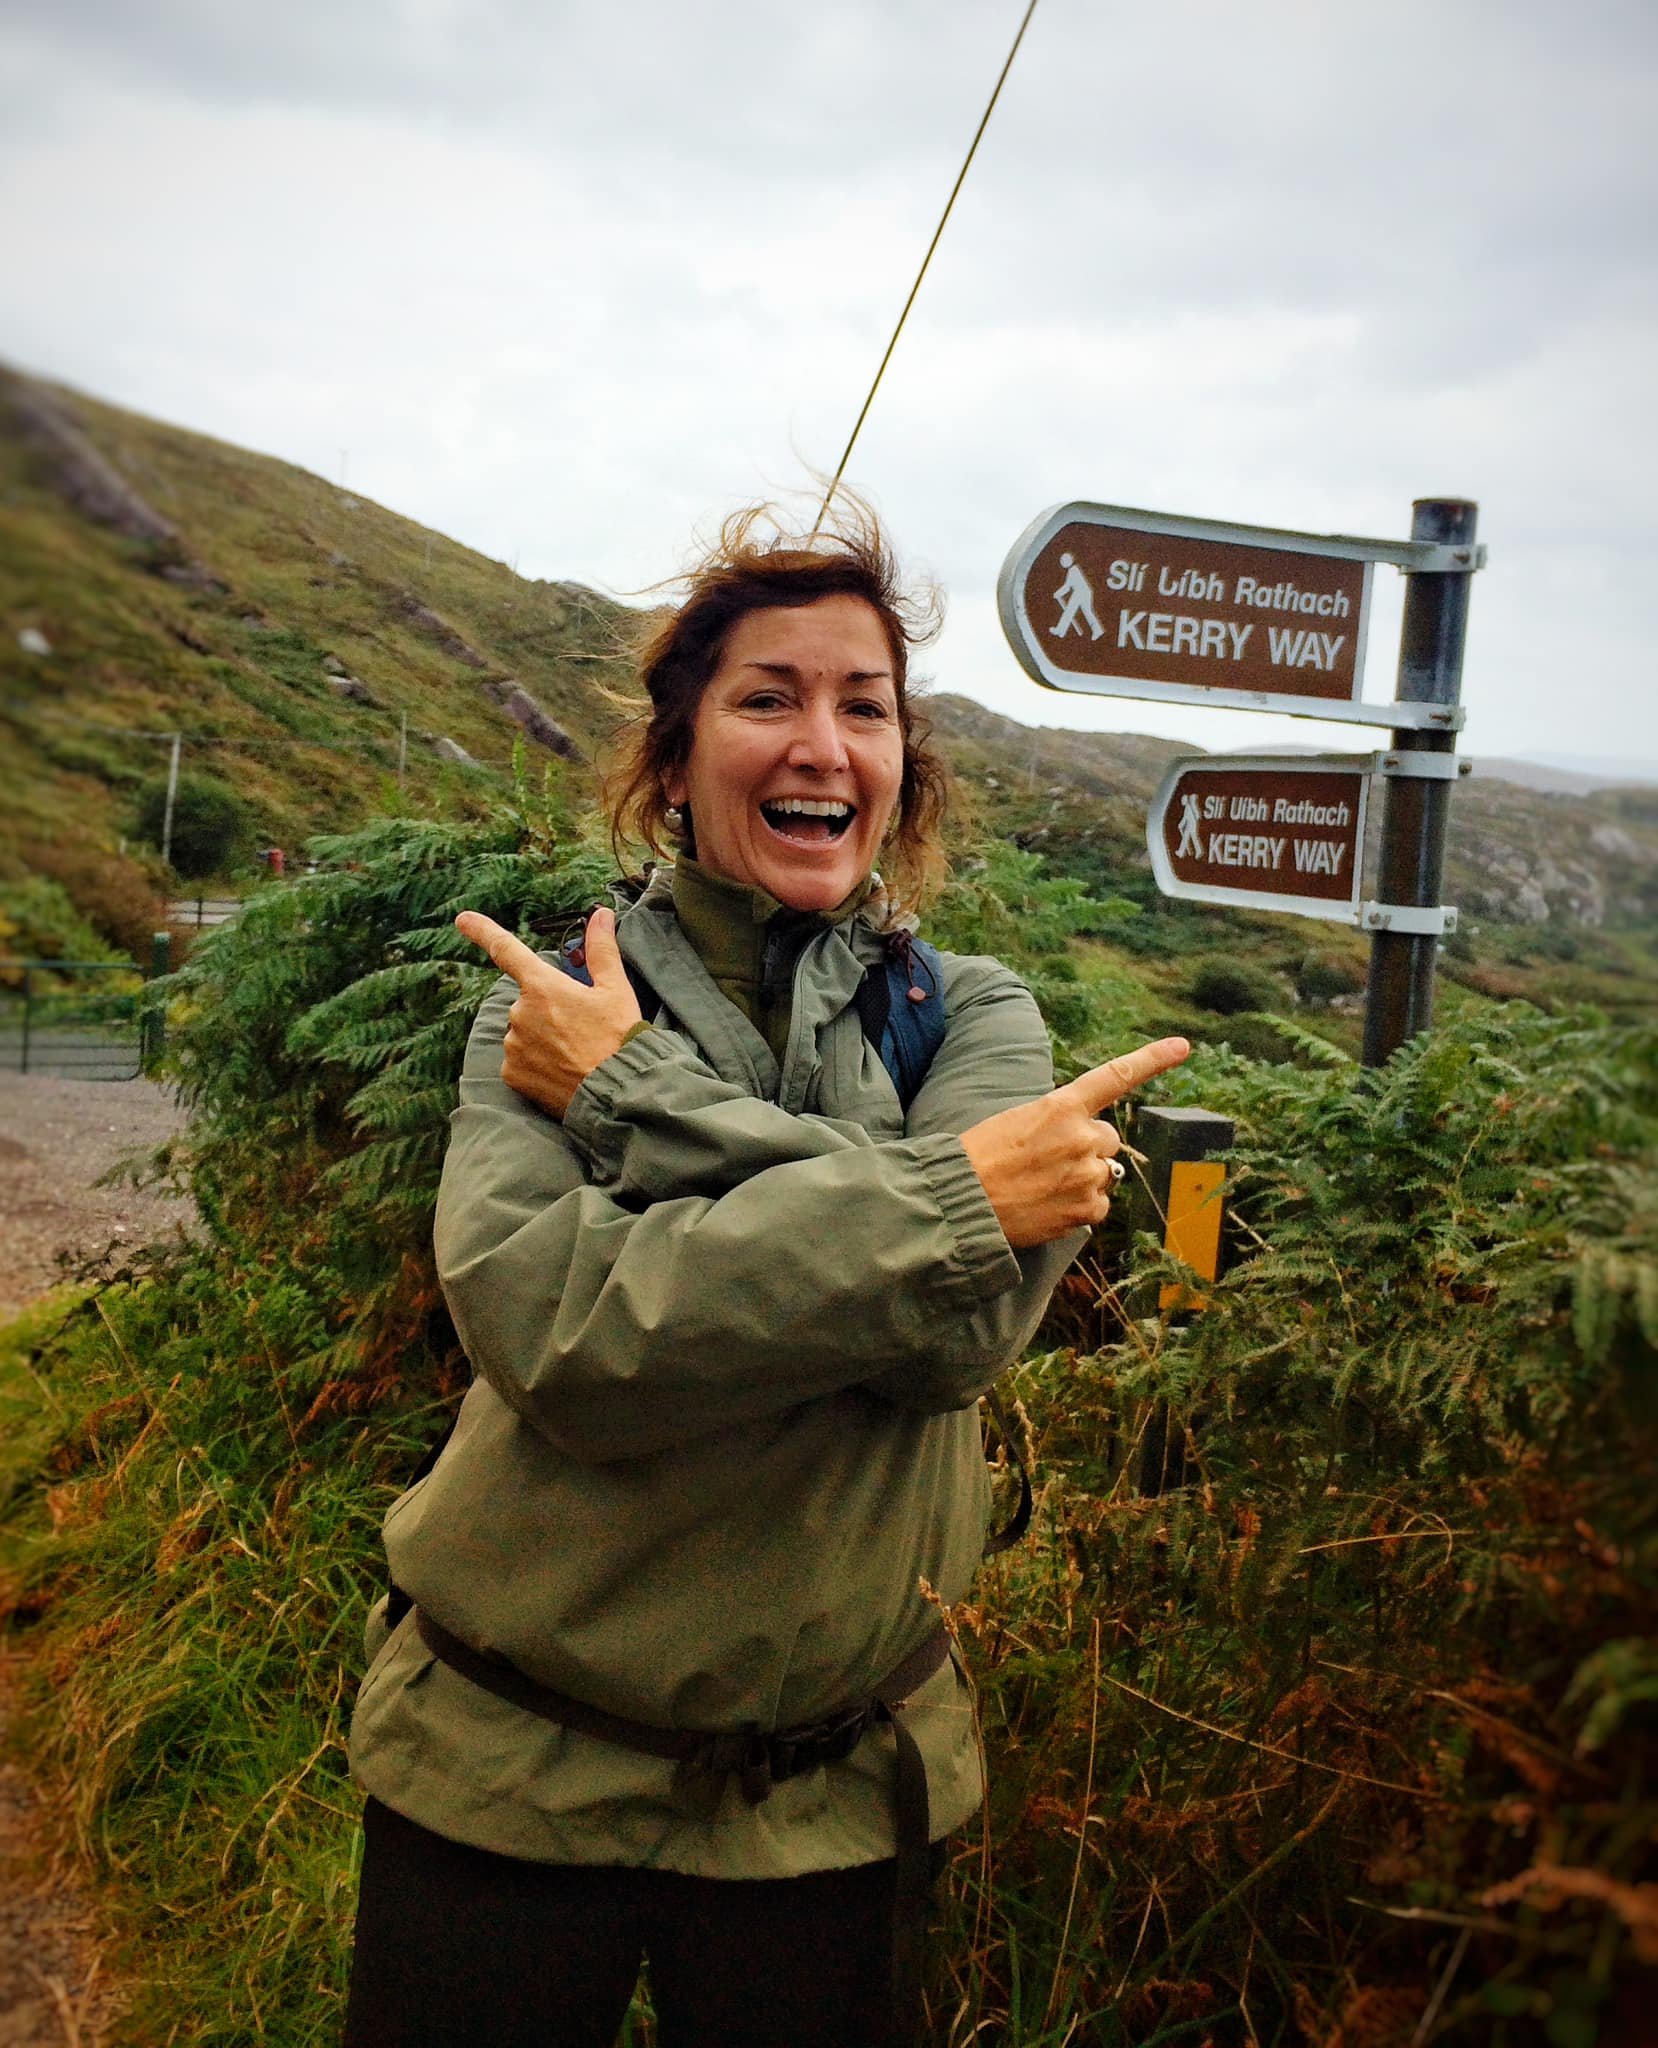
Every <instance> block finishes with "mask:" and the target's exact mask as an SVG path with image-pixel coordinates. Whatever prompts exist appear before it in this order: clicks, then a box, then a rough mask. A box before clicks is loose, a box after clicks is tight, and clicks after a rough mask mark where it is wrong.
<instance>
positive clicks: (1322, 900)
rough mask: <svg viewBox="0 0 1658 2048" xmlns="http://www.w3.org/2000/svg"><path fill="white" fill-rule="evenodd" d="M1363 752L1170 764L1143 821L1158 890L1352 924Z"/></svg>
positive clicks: (1360, 847)
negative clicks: (1351, 754)
mask: <svg viewBox="0 0 1658 2048" xmlns="http://www.w3.org/2000/svg"><path fill="white" fill-rule="evenodd" d="M1372 765H1373V763H1372V760H1371V757H1370V756H1368V755H1359V756H1356V757H1355V756H1345V757H1344V756H1340V755H1336V756H1330V755H1316V754H1315V755H1306V756H1302V755H1286V756H1271V755H1245V756H1237V757H1232V758H1228V757H1227V756H1225V755H1221V756H1200V757H1198V758H1196V759H1185V760H1179V761H1175V762H1173V763H1172V764H1171V765H1170V768H1169V771H1168V773H1167V774H1166V775H1165V776H1164V778H1163V784H1162V787H1161V788H1160V789H1159V790H1158V792H1157V797H1156V799H1155V801H1154V802H1153V804H1152V807H1151V813H1150V816H1149V818H1148V819H1147V823H1146V843H1147V847H1148V850H1149V851H1150V854H1151V859H1152V866H1153V867H1154V869H1155V870H1156V872H1157V881H1158V886H1159V887H1160V888H1161V889H1162V890H1163V892H1164V894H1165V895H1169V896H1186V897H1193V898H1196V899H1197V900H1198V901H1200V902H1204V903H1235V904H1247V905H1249V906H1251V907H1252V908H1254V909H1257V910H1290V911H1294V912H1296V913H1297V914H1299V915H1300V916H1303V917H1328V918H1335V919H1338V920H1340V921H1341V922H1343V923H1353V922H1356V921H1357V917H1358V908H1359V884H1360V873H1359V871H1360V868H1361V867H1362V865H1363V861H1364V814H1365V799H1366V796H1367V793H1368V791H1369V787H1370V771H1371V768H1372Z"/></svg>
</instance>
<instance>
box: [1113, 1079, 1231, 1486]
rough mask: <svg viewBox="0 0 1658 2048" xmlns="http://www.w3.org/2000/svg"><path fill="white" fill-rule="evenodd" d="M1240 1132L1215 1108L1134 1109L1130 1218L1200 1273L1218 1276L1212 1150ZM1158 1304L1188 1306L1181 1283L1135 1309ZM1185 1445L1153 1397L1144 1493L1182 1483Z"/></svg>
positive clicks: (1219, 1174)
mask: <svg viewBox="0 0 1658 2048" xmlns="http://www.w3.org/2000/svg"><path fill="white" fill-rule="evenodd" d="M1236 1135H1237V1127H1236V1126H1235V1124H1234V1123H1233V1121H1232V1119H1231V1118H1230V1117H1229V1116H1222V1115H1221V1114H1220V1113H1219V1112H1218V1111H1217V1110H1213V1109H1174V1108H1170V1107H1168V1106H1167V1105H1164V1104H1161V1103H1159V1104H1155V1105H1151V1106H1148V1107H1146V1108H1137V1109H1136V1110H1135V1112H1134V1145H1135V1148H1136V1150H1137V1151H1138V1152H1139V1153H1140V1154H1141V1156H1142V1158H1143V1160H1144V1162H1145V1163H1144V1164H1143V1165H1138V1166H1137V1167H1136V1170H1135V1173H1134V1175H1133V1178H1132V1180H1131V1181H1130V1183H1129V1185H1130V1187H1131V1188H1132V1190H1133V1192H1132V1195H1131V1198H1130V1203H1129V1223H1130V1226H1131V1228H1133V1229H1135V1230H1146V1231H1150V1232H1152V1233H1153V1234H1154V1235H1155V1236H1157V1237H1160V1238H1161V1239H1162V1240H1163V1244H1164V1247H1165V1248H1166V1249H1167V1250H1168V1251H1171V1252H1173V1253H1174V1255H1175V1256H1176V1258H1180V1259H1184V1260H1185V1261H1186V1263H1187V1264H1188V1265H1189V1266H1191V1267H1192V1268H1193V1269H1194V1270H1195V1271H1196V1272H1197V1273H1198V1274H1199V1275H1200V1276H1201V1277H1202V1278H1203V1279H1205V1280H1214V1279H1218V1278H1219V1276H1220V1268H1221V1257H1222V1251H1221V1235H1220V1225H1221V1216H1222V1211H1223V1205H1224V1185H1225V1170H1224V1168H1223V1167H1222V1166H1221V1165H1220V1164H1219V1163H1218V1162H1216V1163H1215V1164H1214V1165H1213V1166H1210V1165H1208V1164H1207V1162H1208V1161H1209V1159H1210V1157H1211V1155H1212V1154H1214V1153H1216V1152H1225V1151H1226V1150H1228V1149H1229V1147H1230V1146H1231V1144H1232V1142H1233V1140H1234V1138H1235V1137H1236ZM1154 1305H1155V1306H1156V1307H1158V1308H1160V1309H1161V1310H1163V1311H1165V1312H1167V1311H1170V1310H1178V1309H1180V1308H1182V1307H1183V1306H1185V1305H1187V1304H1186V1303H1185V1301H1184V1299H1183V1297H1182V1295H1181V1290H1180V1289H1178V1288H1169V1287H1165V1288H1164V1289H1163V1290H1162V1291H1161V1294H1160V1295H1159V1297H1158V1300H1157V1301H1156V1303H1155V1304H1154V1303H1153V1302H1152V1301H1151V1300H1150V1299H1146V1300H1144V1301H1140V1302H1136V1303H1134V1305H1133V1306H1134V1312H1135V1313H1137V1314H1149V1313H1150V1311H1151V1309H1152V1307H1153V1306H1154ZM1185 1472H1186V1447H1185V1443H1184V1440H1183V1439H1176V1440H1175V1441H1174V1442H1172V1443H1171V1442H1170V1440H1169V1404H1168V1402H1167V1401H1158V1402H1156V1403H1155V1404H1154V1405H1153V1407H1152V1410H1151V1413H1150V1415H1149V1416H1148V1417H1147V1418H1146V1425H1145V1430H1144V1432H1143V1434H1142V1436H1141V1438H1140V1473H1139V1485H1140V1491H1141V1492H1142V1493H1143V1494H1157V1493H1167V1492H1169V1491H1170V1490H1171V1489H1172V1488H1174V1487H1177V1486H1180V1485H1183V1484H1184V1482H1185Z"/></svg>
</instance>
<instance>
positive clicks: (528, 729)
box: [479, 676, 581, 761]
mask: <svg viewBox="0 0 1658 2048" xmlns="http://www.w3.org/2000/svg"><path fill="white" fill-rule="evenodd" d="M479 687H480V688H481V689H482V691H483V693H484V695H485V696H486V697H487V698H488V699H489V701H490V702H491V703H492V704H498V705H499V706H500V707H501V709H502V710H503V711H504V712H505V713H506V714H507V716H508V717H509V718H510V719H511V720H512V721H513V723H514V724H515V725H518V726H521V727H522V728H523V731H524V733H525V735H526V737H528V738H529V739H532V740H534V741H535V742H536V744H537V745H538V746H543V747H545V748H546V749H547V751H548V752H549V753H551V754H557V755H558V756H559V758H560V759H561V760H565V761H579V760H580V759H581V749H580V748H579V747H578V746H577V745H576V743H575V741H574V740H573V739H572V738H571V737H570V735H569V734H568V733H567V732H566V731H565V730H564V728H563V726H562V725H560V724H559V722H558V720H557V719H556V718H554V717H553V716H552V715H551V714H550V713H549V712H548V711H547V710H546V709H545V708H544V707H543V706H542V705H540V704H538V703H537V702H536V701H535V699H534V698H533V697H532V696H531V695H530V693H529V691H528V690H526V689H525V688H524V686H523V684H522V683H517V682H514V681H513V679H512V677H511V676H499V677H496V678H494V679H493V680H491V681H489V682H487V683H483V684H480V685H479Z"/></svg>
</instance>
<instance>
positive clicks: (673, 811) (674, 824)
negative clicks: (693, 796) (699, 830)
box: [662, 804, 685, 832]
mask: <svg viewBox="0 0 1658 2048" xmlns="http://www.w3.org/2000/svg"><path fill="white" fill-rule="evenodd" d="M662 822H663V824H664V825H666V826H667V828H668V830H669V831H670V832H677V831H679V830H680V828H681V827H682V826H683V825H684V823H685V813H684V812H683V811H682V810H681V809H680V808H679V806H678V804H669V806H668V808H667V809H666V810H665V811H664V812H663V813H662Z"/></svg>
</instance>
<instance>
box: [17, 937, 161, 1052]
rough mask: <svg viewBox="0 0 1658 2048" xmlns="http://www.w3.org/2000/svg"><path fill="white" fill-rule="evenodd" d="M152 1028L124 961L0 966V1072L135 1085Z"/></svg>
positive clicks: (135, 974) (140, 989)
mask: <svg viewBox="0 0 1658 2048" xmlns="http://www.w3.org/2000/svg"><path fill="white" fill-rule="evenodd" d="M155 1029H156V1025H155V1020H154V1019H153V1018H152V1017H151V1015H150V1010H149V1006H148V1005H147V1004H146V1002H145V1000H144V978H143V976H142V975H141V974H140V973H139V971H138V969H137V968H136V967H133V966H130V965H128V964H127V963H126V962H124V961H117V962H111V961H107V960H11V959H0V1071H5V1072H10V1073H21V1074H47V1075H53V1076H57V1077H59V1078H61V1079H67V1080H77V1081H131V1080H135V1079H136V1078H137V1077H138V1075H139V1074H141V1073H142V1072H143V1070H144V1061H145V1055H146V1052H147V1050H148V1047H149V1042H150V1038H151V1036H152V1034H153V1033H154V1031H155Z"/></svg>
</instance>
